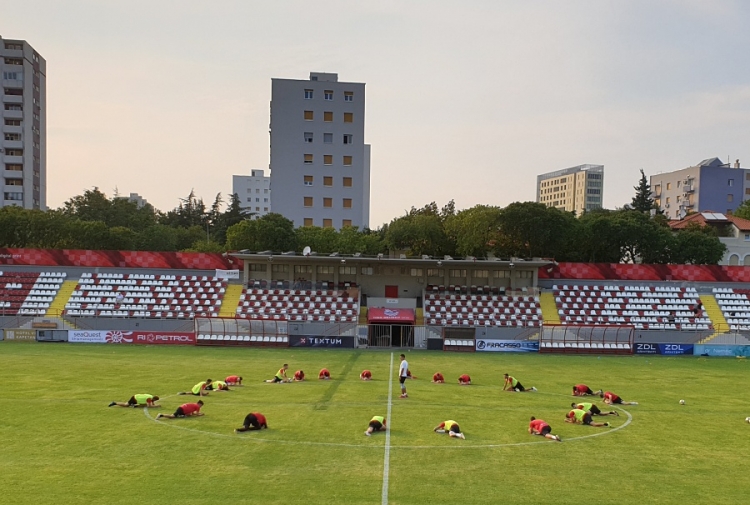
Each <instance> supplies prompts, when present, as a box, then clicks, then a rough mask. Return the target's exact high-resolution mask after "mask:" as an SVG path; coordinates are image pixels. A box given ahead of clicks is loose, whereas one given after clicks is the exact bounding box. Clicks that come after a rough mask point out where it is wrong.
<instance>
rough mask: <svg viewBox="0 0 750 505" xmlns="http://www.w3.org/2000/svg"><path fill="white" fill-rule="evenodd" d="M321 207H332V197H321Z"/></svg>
mask: <svg viewBox="0 0 750 505" xmlns="http://www.w3.org/2000/svg"><path fill="white" fill-rule="evenodd" d="M323 207H325V208H327V209H330V208H331V207H333V198H323Z"/></svg>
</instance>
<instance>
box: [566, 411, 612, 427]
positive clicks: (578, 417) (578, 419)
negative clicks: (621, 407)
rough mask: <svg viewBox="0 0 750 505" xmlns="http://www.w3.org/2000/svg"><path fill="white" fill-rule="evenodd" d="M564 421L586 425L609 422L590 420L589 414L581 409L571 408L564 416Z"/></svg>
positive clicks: (603, 424) (606, 424) (596, 425)
mask: <svg viewBox="0 0 750 505" xmlns="http://www.w3.org/2000/svg"><path fill="white" fill-rule="evenodd" d="M565 422H566V423H573V424H585V425H586V426H595V427H597V428H598V427H601V426H609V423H596V422H594V421H592V420H591V414H590V413H588V412H586V411H585V410H581V409H573V410H571V411H570V412H568V415H567V416H565Z"/></svg>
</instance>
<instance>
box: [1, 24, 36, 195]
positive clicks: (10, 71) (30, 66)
mask: <svg viewBox="0 0 750 505" xmlns="http://www.w3.org/2000/svg"><path fill="white" fill-rule="evenodd" d="M46 72H47V69H46V62H45V61H44V58H42V57H41V56H39V53H37V52H36V51H35V50H34V48H33V47H31V46H30V45H29V44H28V42H26V41H24V40H10V39H3V38H2V37H0V75H2V79H3V96H2V102H3V104H2V108H1V109H0V116H2V119H0V121H2V124H1V125H0V128H2V131H3V136H2V139H0V170H2V173H3V177H2V179H3V190H2V192H1V193H0V207H4V206H6V205H18V206H21V207H24V208H27V209H42V210H46V208H47V110H46V109H47V107H46V100H47V99H46V95H47V89H46V88H47V84H46V80H47V78H46Z"/></svg>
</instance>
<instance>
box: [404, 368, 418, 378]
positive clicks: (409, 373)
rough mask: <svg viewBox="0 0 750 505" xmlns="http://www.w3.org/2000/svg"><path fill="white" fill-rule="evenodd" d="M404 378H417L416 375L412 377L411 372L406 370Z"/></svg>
mask: <svg viewBox="0 0 750 505" xmlns="http://www.w3.org/2000/svg"><path fill="white" fill-rule="evenodd" d="M406 378H407V379H416V378H417V376H416V375H412V374H411V370H406Z"/></svg>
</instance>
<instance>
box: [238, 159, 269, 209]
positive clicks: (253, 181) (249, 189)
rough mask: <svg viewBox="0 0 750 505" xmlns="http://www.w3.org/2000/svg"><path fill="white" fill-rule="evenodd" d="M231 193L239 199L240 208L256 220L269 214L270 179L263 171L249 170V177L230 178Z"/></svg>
mask: <svg viewBox="0 0 750 505" xmlns="http://www.w3.org/2000/svg"><path fill="white" fill-rule="evenodd" d="M232 193H234V194H235V195H237V197H238V198H239V199H240V207H242V208H243V209H244V210H246V211H248V212H252V219H258V218H259V217H261V216H265V215H266V214H268V213H269V212H271V178H270V177H268V176H266V175H265V171H264V170H251V171H250V175H249V176H248V175H233V176H232Z"/></svg>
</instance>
